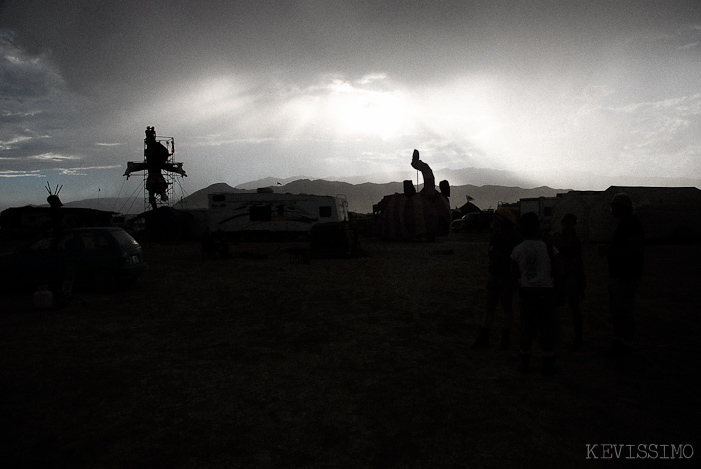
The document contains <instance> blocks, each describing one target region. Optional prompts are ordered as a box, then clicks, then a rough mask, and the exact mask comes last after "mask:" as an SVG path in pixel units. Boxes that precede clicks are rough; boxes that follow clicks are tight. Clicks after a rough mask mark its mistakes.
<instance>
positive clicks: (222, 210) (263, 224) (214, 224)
mask: <svg viewBox="0 0 701 469" xmlns="http://www.w3.org/2000/svg"><path fill="white" fill-rule="evenodd" d="M208 197H209V229H210V232H217V231H221V232H224V233H231V234H237V235H240V236H255V235H256V234H258V235H271V234H275V235H280V236H284V235H290V236H295V235H305V234H309V232H310V230H311V228H312V226H313V225H315V224H317V223H327V222H343V221H348V209H347V207H348V203H347V202H346V200H345V198H344V197H343V196H337V197H332V196H327V195H309V194H279V193H275V192H273V191H272V189H258V191H257V192H255V193H253V192H251V193H214V194H209V196H208Z"/></svg>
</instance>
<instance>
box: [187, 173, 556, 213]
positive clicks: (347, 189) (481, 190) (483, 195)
mask: <svg viewBox="0 0 701 469" xmlns="http://www.w3.org/2000/svg"><path fill="white" fill-rule="evenodd" d="M266 181H267V180H266ZM239 187H240V186H239ZM258 187H266V186H258ZM267 187H270V188H271V189H272V190H273V192H277V193H283V194H284V193H291V194H316V195H332V196H339V195H340V196H343V197H345V199H346V201H347V202H348V209H349V210H350V211H351V212H358V213H371V212H372V206H373V204H376V203H378V202H379V201H380V200H382V198H383V197H384V196H386V195H392V194H394V193H397V192H403V190H404V189H403V185H402V183H401V182H390V183H385V184H374V183H370V182H366V183H363V184H350V183H347V182H339V181H326V180H323V179H316V180H313V181H312V180H309V179H298V180H295V181H292V182H290V183H287V184H282V183H280V184H279V185H278V184H277V182H276V183H275V185H274V186H267ZM420 187H423V186H420ZM253 191H254V189H239V188H233V187H231V186H228V185H227V184H213V185H212V186H209V187H207V188H204V189H201V190H199V191H197V192H195V193H193V194H191V195H190V196H188V197H186V198H185V199H183V202H182V203H181V204H177V205H176V208H183V209H188V210H193V209H203V208H207V195H208V194H211V193H215V192H253ZM560 192H567V190H565V189H552V188H550V187H544V186H543V187H537V188H534V189H523V188H520V187H505V186H491V185H490V186H473V185H469V184H468V185H463V186H452V187H451V196H450V205H451V206H452V207H457V206H461V205H463V204H464V203H465V202H466V201H467V196H470V197H472V199H473V203H474V204H475V205H477V206H478V207H480V208H482V209H487V208H496V207H497V205H498V203H499V202H517V201H518V200H519V199H521V198H524V197H540V196H544V197H552V196H555V195H556V194H558V193H560Z"/></svg>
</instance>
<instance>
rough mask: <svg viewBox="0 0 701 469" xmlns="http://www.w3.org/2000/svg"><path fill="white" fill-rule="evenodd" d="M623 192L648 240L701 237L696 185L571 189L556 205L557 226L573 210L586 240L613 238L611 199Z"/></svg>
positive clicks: (700, 206)
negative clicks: (594, 189)
mask: <svg viewBox="0 0 701 469" xmlns="http://www.w3.org/2000/svg"><path fill="white" fill-rule="evenodd" d="M620 192H625V193H626V194H628V195H629V196H630V197H631V199H632V200H633V207H634V209H635V213H636V214H637V216H638V218H639V219H640V221H641V223H642V225H643V228H644V230H645V239H646V240H647V241H648V242H650V241H656V242H663V241H673V242H684V241H696V240H699V239H701V190H699V189H698V188H696V187H627V186H611V187H609V188H608V189H606V190H605V191H570V192H568V193H567V194H564V195H563V196H562V200H561V201H560V202H559V203H558V204H557V205H556V206H555V207H553V229H554V230H555V231H557V230H558V229H559V226H560V221H561V220H562V217H563V216H564V215H565V214H566V213H568V212H570V213H574V214H575V215H577V218H578V219H579V223H578V232H579V235H580V237H581V238H582V239H583V240H587V239H588V240H589V241H590V242H592V243H606V242H609V241H610V239H611V235H612V234H613V230H614V229H615V226H616V220H615V219H614V218H613V217H612V216H611V209H610V203H611V200H612V199H613V196H614V195H616V194H618V193H620Z"/></svg>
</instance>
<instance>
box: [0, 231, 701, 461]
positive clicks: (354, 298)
mask: <svg viewBox="0 0 701 469" xmlns="http://www.w3.org/2000/svg"><path fill="white" fill-rule="evenodd" d="M487 242H488V237H487V235H486V234H457V233H455V234H451V235H450V236H448V237H446V238H439V239H438V240H437V241H435V242H412V243H388V242H382V241H380V240H377V239H373V238H362V239H361V243H362V249H363V254H362V255H361V256H359V257H356V258H351V259H345V258H313V259H312V260H311V262H310V263H309V264H304V263H293V262H291V260H290V257H289V254H288V251H287V249H288V248H289V247H290V246H295V245H297V244H299V243H273V242H270V243H240V244H237V245H231V246H230V249H231V252H232V253H234V254H236V256H235V257H234V258H232V259H227V260H214V261H204V260H202V258H201V255H200V246H199V244H198V243H196V242H183V243H172V244H144V246H143V247H144V255H145V258H146V260H147V262H148V263H149V269H148V271H147V273H146V274H145V275H144V276H143V277H142V278H141V279H139V281H137V283H136V284H135V285H133V286H131V287H128V288H126V289H123V290H119V291H116V292H111V293H95V292H89V291H88V292H79V293H78V296H79V297H81V298H82V299H83V300H84V301H85V303H86V304H85V305H82V304H81V303H80V302H78V301H74V302H71V303H70V304H69V305H68V306H67V307H66V308H64V309H61V310H58V311H54V310H48V311H37V310H34V309H33V307H32V301H31V294H30V293H26V292H13V291H10V292H4V293H3V294H2V299H1V300H0V306H1V310H0V311H1V312H0V334H1V338H0V349H1V351H0V356H1V357H2V367H1V371H0V393H1V398H0V409H1V412H2V419H1V421H2V426H3V437H2V440H1V441H2V447H3V449H2V454H1V455H0V460H1V461H3V462H4V464H3V466H4V467H30V466H34V467H47V468H49V467H51V468H53V467H76V468H113V467H114V468H124V467H169V468H176V467H181V468H200V467H203V468H204V467H352V468H360V467H431V468H433V467H475V468H478V467H510V468H520V467H542V468H548V467H553V468H554V467H558V468H560V467H572V468H580V467H581V468H590V467H600V466H603V467H620V466H631V465H633V466H634V467H647V466H648V465H650V464H652V465H655V466H663V467H678V466H679V465H684V464H686V465H689V466H691V465H694V466H695V467H698V466H696V464H697V463H698V461H697V460H698V458H699V457H700V455H699V454H695V453H698V452H700V451H701V441H700V440H701V439H700V438H699V431H698V430H699V423H698V422H699V417H700V411H699V409H700V408H701V406H700V404H701V399H700V392H699V386H698V380H697V375H698V371H699V362H698V360H699V356H700V353H699V352H700V346H699V340H698V337H699V333H700V331H699V324H700V322H701V321H700V320H699V313H698V305H699V301H698V294H699V292H698V291H699V286H701V269H700V268H699V266H701V246H698V245H692V246H681V245H674V246H671V245H668V246H648V247H647V250H646V264H645V277H644V279H643V282H642V288H641V291H640V294H639V302H638V335H637V341H636V344H635V350H634V353H633V354H632V355H631V356H629V357H624V358H617V359H607V358H605V357H603V356H601V355H600V352H601V351H602V350H604V349H605V348H606V347H607V346H608V344H609V341H610V338H611V325H610V320H609V317H608V307H607V293H606V291H607V290H606V282H607V278H606V264H605V261H604V260H603V259H601V258H599V257H598V256H597V255H596V253H595V248H594V247H593V246H589V245H586V246H585V262H586V269H587V277H588V289H587V296H586V299H585V301H584V303H583V311H584V320H585V326H584V339H585V347H584V348H583V350H581V351H579V352H571V351H570V350H569V348H568V343H569V341H570V339H571V337H572V327H571V319H570V316H569V312H568V310H567V308H566V307H565V308H561V309H560V312H559V319H560V328H559V329H560V340H559V343H558V349H557V367H558V373H557V374H556V375H555V376H545V375H544V374H543V373H541V372H540V369H539V367H540V363H539V361H538V360H536V361H535V363H534V365H535V367H534V368H535V369H534V370H533V371H532V372H531V373H529V374H526V375H523V374H520V373H519V372H517V371H516V365H517V363H518V347H517V345H516V344H517V340H518V329H516V330H515V331H514V334H513V340H512V342H513V344H512V347H511V349H510V350H508V351H499V350H498V349H497V347H496V345H495V346H493V347H492V348H490V349H488V350H471V349H470V348H469V345H470V343H471V342H472V340H473V339H474V338H475V337H476V335H477V333H478V330H479V324H480V319H481V316H482V313H483V311H484V305H485V284H486V261H487V258H486V252H487ZM517 311H518V309H517ZM516 319H517V321H516V323H517V324H518V313H517V316H516ZM500 325H501V316H500V315H498V316H497V320H496V324H495V329H496V330H495V332H497V333H498V329H499V327H500ZM492 337H493V338H494V339H497V334H495V333H493V334H492ZM494 342H496V340H494ZM535 350H536V351H537V350H538V349H537V347H535ZM607 444H608V445H616V446H615V447H609V449H608V451H607V450H606V447H605V446H603V445H607ZM621 445H628V446H621ZM665 445H675V446H674V448H676V449H677V450H678V448H679V447H680V445H681V447H683V454H681V455H680V454H679V452H676V453H674V452H673V449H672V448H670V446H665ZM616 450H618V451H619V454H620V455H619V456H616ZM620 450H622V453H621V452H620ZM653 450H654V454H653ZM607 456H610V457H611V458H610V459H605V458H606V457H607ZM631 456H632V457H637V458H640V457H643V456H646V457H647V459H635V460H631V459H629V458H628V457H631ZM653 456H654V457H653ZM663 456H665V457H667V458H670V456H672V457H674V459H671V458H670V459H663ZM684 456H687V457H688V456H691V459H685V458H684ZM596 458H598V459H596ZM627 458H628V459H627Z"/></svg>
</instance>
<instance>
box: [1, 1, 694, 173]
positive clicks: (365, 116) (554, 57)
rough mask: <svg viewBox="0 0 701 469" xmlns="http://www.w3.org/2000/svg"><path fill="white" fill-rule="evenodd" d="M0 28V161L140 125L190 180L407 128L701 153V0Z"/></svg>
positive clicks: (350, 153) (569, 147)
mask: <svg viewBox="0 0 701 469" xmlns="http://www.w3.org/2000/svg"><path fill="white" fill-rule="evenodd" d="M0 30H1V31H2V42H1V45H0V47H2V49H1V50H0V52H1V54H0V74H1V75H0V87H1V88H0V91H1V94H0V103H1V105H2V109H0V120H1V121H2V123H3V125H2V129H0V164H1V165H2V167H1V168H0V171H2V170H4V171H9V170H13V171H14V170H17V171H21V170H32V171H36V170H39V169H44V168H58V167H61V168H69V169H75V168H79V167H91V168H94V167H103V166H115V165H123V164H124V162H125V161H126V160H128V159H133V158H138V157H139V156H141V155H140V152H141V151H142V149H141V139H142V138H143V128H144V127H145V126H146V125H157V127H158V130H159V132H163V133H165V134H170V135H175V136H177V138H178V142H179V148H180V149H181V150H182V152H183V153H182V154H184V155H187V156H188V157H190V158H193V159H194V160H196V161H197V164H198V165H200V166H199V167H198V168H197V169H198V170H199V171H192V172H191V173H190V174H191V175H192V176H191V177H190V178H188V180H191V181H195V180H196V178H197V177H198V173H200V174H201V173H207V174H209V175H210V176H209V177H214V176H211V175H216V177H234V176H236V177H249V178H252V176H253V175H255V176H256V177H258V176H260V177H263V176H268V175H270V174H271V173H273V172H275V171H277V170H281V169H284V171H285V172H286V173H285V174H279V176H280V177H286V176H292V175H296V174H304V173H307V174H309V173H310V172H313V171H321V172H322V173H323V174H316V176H322V175H328V174H333V173H335V172H338V173H341V172H342V173H344V174H350V173H354V174H362V172H363V171H367V170H369V169H372V170H376V169H378V170H379V169H383V166H382V165H384V169H387V168H388V167H391V166H393V165H403V164H405V161H404V160H405V159H406V158H405V156H402V155H403V154H404V153H403V152H406V151H411V149H412V148H414V146H416V145H422V148H424V149H426V154H427V155H432V157H433V160H432V162H433V163H434V164H435V165H437V166H449V167H453V168H459V167H465V166H491V167H499V168H500V169H506V168H509V167H513V166H517V165H523V161H529V162H530V163H531V165H540V166H542V167H543V168H544V169H546V170H547V169H550V168H554V167H560V166H562V158H563V155H566V156H567V165H568V166H570V167H571V168H573V169H580V170H581V169H586V168H590V167H591V166H592V165H591V161H592V158H597V163H598V164H597V167H600V168H602V170H603V171H614V170H616V171H621V172H622V173H624V172H626V171H627V172H631V171H633V172H634V171H637V170H638V169H642V170H646V171H659V170H666V171H669V172H670V174H675V175H678V174H680V173H685V172H689V171H692V172H693V171H695V172H696V174H697V175H698V174H699V173H700V171H701V168H700V167H699V163H698V161H699V160H700V159H701V156H700V152H701V143H699V137H697V136H695V132H696V130H697V129H698V128H699V122H700V121H701V117H700V114H699V113H698V112H696V111H695V110H696V109H698V106H699V102H701V96H699V88H698V83H701V47H699V44H701V4H700V3H699V2H698V1H678V0H671V1H651V0H635V1H634V0H631V1H610V0H606V1H604V0H596V1H589V2H581V1H562V0H561V1H551V0H522V1H517V0H509V1H505V0H479V1H450V0H443V1H441V0H434V1H411V0H405V1H399V0H385V1H369V0H343V1H340V0H338V1H334V0H327V1H320V0H306V1H304V0H298V1H260V0H258V1H253V0H250V1H220V2H191V1H175V0H173V1H165V0H163V1H153V2H142V1H136V0H122V1H112V2H107V1H85V0H65V1H60V2H48V1H41V0H5V1H0ZM663 159H667V160H671V159H674V161H675V163H672V164H670V165H667V167H664V165H663V164H662V163H659V161H660V160H663ZM636 161H641V162H644V166H642V167H640V168H638V167H636V166H635V164H636ZM66 162H70V163H71V164H70V165H67V164H65V163H66ZM620 162H625V163H626V165H624V166H621V165H619V163H620ZM681 162H684V163H683V164H682V163H681ZM616 165H618V166H616ZM243 174H245V175H247V176H242V175H243ZM118 176H119V175H118ZM205 182H219V181H209V180H207V181H205V180H201V181H200V183H205ZM232 182H235V181H232ZM236 182H244V181H236Z"/></svg>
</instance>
